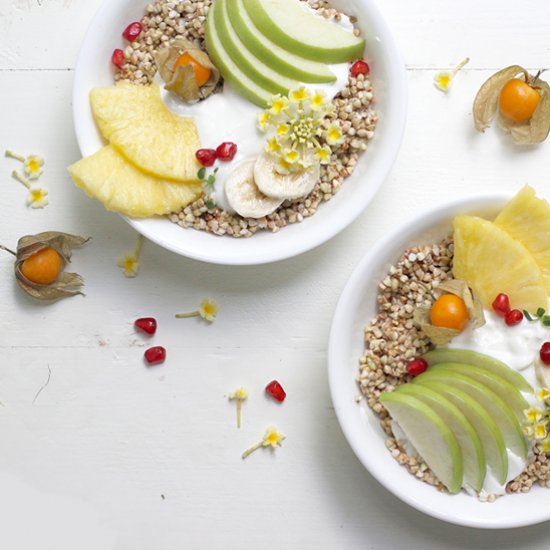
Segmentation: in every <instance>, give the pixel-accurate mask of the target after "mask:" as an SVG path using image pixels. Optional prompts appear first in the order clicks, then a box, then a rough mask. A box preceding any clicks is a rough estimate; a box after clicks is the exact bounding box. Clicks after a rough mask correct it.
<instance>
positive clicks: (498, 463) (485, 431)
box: [412, 373, 508, 483]
mask: <svg viewBox="0 0 550 550" xmlns="http://www.w3.org/2000/svg"><path fill="white" fill-rule="evenodd" d="M424 374H426V373H424ZM412 383H413V384H418V385H422V386H426V387H428V388H430V389H432V390H434V391H436V392H437V393H439V394H441V395H444V396H445V397H446V398H447V399H449V401H451V402H452V403H453V404H454V405H456V406H457V407H458V408H459V409H460V411H461V412H462V414H464V416H465V417H466V418H467V419H468V420H469V422H470V424H471V425H472V426H473V427H474V429H475V430H476V432H477V433H478V435H479V438H480V439H481V443H482V445H483V451H484V452H485V460H486V461H487V466H489V468H490V469H491V472H492V473H493V475H494V476H495V477H496V478H497V480H498V482H499V483H504V482H505V481H506V475H507V474H508V454H507V452H506V444H505V443H504V438H503V437H502V434H501V433H500V430H499V429H498V426H497V425H496V423H495V421H494V420H493V419H492V417H491V415H490V414H489V412H488V411H487V410H486V409H485V408H484V407H482V406H481V405H480V404H479V403H478V402H477V401H476V400H475V399H474V398H473V397H470V396H469V395H468V394H467V393H466V392H465V391H462V390H461V389H459V388H455V387H452V386H449V384H445V383H443V382H440V381H436V380H433V379H429V378H428V377H425V376H424V375H423V374H422V375H420V376H417V377H416V378H415V379H414V380H413V382H412Z"/></svg>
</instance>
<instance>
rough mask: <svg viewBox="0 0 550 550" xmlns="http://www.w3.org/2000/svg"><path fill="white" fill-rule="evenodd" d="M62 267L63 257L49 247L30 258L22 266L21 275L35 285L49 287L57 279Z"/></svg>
mask: <svg viewBox="0 0 550 550" xmlns="http://www.w3.org/2000/svg"><path fill="white" fill-rule="evenodd" d="M61 267H62V262H61V256H60V255H59V253H58V252H57V250H55V249H54V248H52V247H51V246H48V247H46V248H43V249H42V250H39V251H38V252H36V253H35V254H33V255H32V256H29V257H28V258H27V259H26V260H25V261H24V262H23V263H22V264H21V273H22V274H23V275H24V276H25V277H26V278H27V279H29V281H32V282H33V283H37V284H40V285H49V284H50V283H53V282H54V281H55V280H56V279H57V276H58V275H59V272H60V271H61Z"/></svg>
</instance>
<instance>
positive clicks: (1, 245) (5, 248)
mask: <svg viewBox="0 0 550 550" xmlns="http://www.w3.org/2000/svg"><path fill="white" fill-rule="evenodd" d="M0 249H1V250H5V251H6V252H9V253H10V254H13V255H14V256H17V254H16V253H15V252H14V251H13V250H10V249H9V248H7V247H5V246H4V245H3V244H0Z"/></svg>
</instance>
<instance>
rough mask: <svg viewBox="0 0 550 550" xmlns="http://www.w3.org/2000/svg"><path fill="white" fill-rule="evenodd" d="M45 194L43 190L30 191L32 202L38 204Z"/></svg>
mask: <svg viewBox="0 0 550 550" xmlns="http://www.w3.org/2000/svg"><path fill="white" fill-rule="evenodd" d="M45 195H46V194H45V193H44V190H43V189H32V190H31V198H32V202H38V201H41V200H42V199H43V198H44V197H45Z"/></svg>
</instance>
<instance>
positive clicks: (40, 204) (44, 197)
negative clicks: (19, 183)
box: [27, 187, 49, 208]
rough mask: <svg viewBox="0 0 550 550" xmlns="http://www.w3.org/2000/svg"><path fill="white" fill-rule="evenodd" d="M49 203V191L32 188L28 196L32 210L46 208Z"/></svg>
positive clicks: (41, 188) (28, 202)
mask: <svg viewBox="0 0 550 550" xmlns="http://www.w3.org/2000/svg"><path fill="white" fill-rule="evenodd" d="M48 203H49V201H48V190H47V189H44V188H43V187H31V189H30V190H29V194H28V195H27V206H30V207H31V208H44V207H45V206H46V205H47V204H48Z"/></svg>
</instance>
